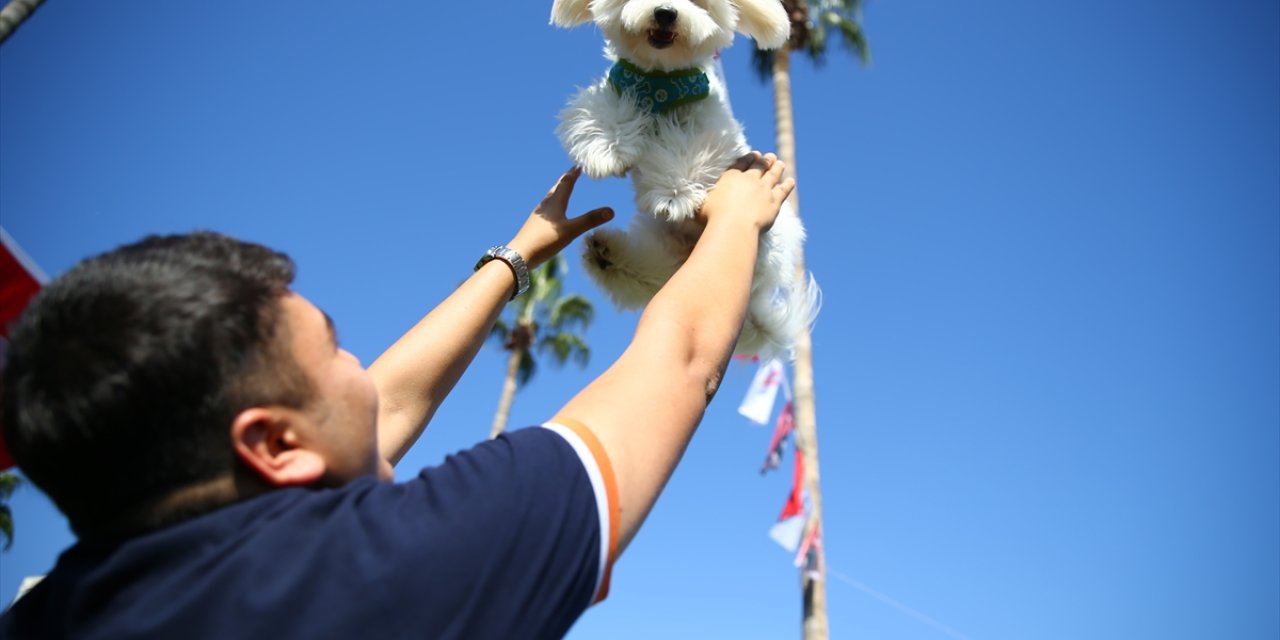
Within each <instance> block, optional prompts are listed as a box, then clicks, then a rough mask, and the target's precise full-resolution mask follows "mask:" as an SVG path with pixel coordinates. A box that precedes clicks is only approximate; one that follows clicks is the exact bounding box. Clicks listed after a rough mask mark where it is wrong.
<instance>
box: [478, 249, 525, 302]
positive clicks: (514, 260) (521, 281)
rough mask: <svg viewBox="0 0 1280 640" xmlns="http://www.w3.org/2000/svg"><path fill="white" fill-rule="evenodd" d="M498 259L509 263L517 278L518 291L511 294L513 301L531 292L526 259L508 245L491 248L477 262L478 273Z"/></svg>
mask: <svg viewBox="0 0 1280 640" xmlns="http://www.w3.org/2000/svg"><path fill="white" fill-rule="evenodd" d="M494 259H498V260H501V261H503V262H505V263H507V266H508V267H511V273H512V275H514V276H515V277H516V291H515V293H513V294H511V299H512V300H515V298H516V296H518V295H520V294H522V293H524V292H526V291H528V290H529V265H527V264H525V262H524V258H522V257H520V254H519V253H517V252H516V250H515V249H512V248H510V247H508V246H506V245H501V244H500V245H497V246H493V247H489V250H488V251H486V252H484V255H482V256H480V260H479V261H477V262H476V268H475V270H476V271H479V270H480V267H483V266H484V265H485V264H486V263H488V262H489V261H490V260H494Z"/></svg>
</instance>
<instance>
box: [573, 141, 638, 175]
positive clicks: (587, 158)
mask: <svg viewBox="0 0 1280 640" xmlns="http://www.w3.org/2000/svg"><path fill="white" fill-rule="evenodd" d="M574 159H575V160H576V161H577V163H578V166H580V167H582V172H583V173H585V174H587V177H589V178H592V179H596V180H598V179H600V178H621V177H622V176H625V175H627V170H628V169H630V168H631V162H630V161H629V160H628V159H627V158H625V157H623V156H622V155H620V154H618V153H616V152H615V151H614V150H613V149H612V148H611V145H608V144H606V143H600V144H598V145H591V147H589V148H587V149H585V150H584V152H583V153H582V154H581V155H580V156H579V157H576V158H574Z"/></svg>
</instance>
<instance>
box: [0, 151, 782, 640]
mask: <svg viewBox="0 0 1280 640" xmlns="http://www.w3.org/2000/svg"><path fill="white" fill-rule="evenodd" d="M782 171H783V167H782V163H780V162H777V161H776V159H775V158H774V157H773V156H772V155H767V156H761V155H759V154H752V155H750V156H747V157H745V158H743V159H742V160H741V161H739V163H738V164H736V165H735V166H734V167H732V168H731V169H730V170H729V171H727V172H726V173H725V175H724V176H723V177H722V178H721V179H720V181H719V182H718V183H717V185H716V187H715V188H714V189H713V190H712V191H711V193H710V195H709V197H708V199H707V202H706V204H705V205H704V207H703V212H702V216H703V219H704V221H705V225H706V227H705V230H704V232H703V235H702V237H701V239H700V240H699V241H698V243H697V246H696V247H695V249H694V251H693V253H692V255H691V256H690V257H689V259H688V261H687V262H686V263H685V265H684V266H683V267H681V268H680V270H679V271H678V272H677V273H676V274H675V275H674V276H673V277H672V278H671V280H670V281H669V282H668V283H667V285H666V286H665V287H663V289H662V290H661V291H660V292H659V293H658V295H657V296H656V297H655V298H654V299H653V301H652V302H651V303H650V305H649V306H648V308H647V309H646V310H645V311H644V313H643V314H642V316H641V318H640V321H639V324H638V326H637V328H636V333H635V337H634V339H633V341H632V343H631V345H630V346H629V347H628V348H627V349H626V351H625V352H624V353H623V354H622V355H621V356H620V357H619V358H618V360H617V361H616V362H615V363H614V364H613V365H612V366H611V367H610V368H609V369H608V370H607V371H605V373H603V374H602V375H601V376H600V377H599V378H597V379H596V380H595V381H593V382H592V383H591V384H590V385H588V386H587V388H586V389H584V390H582V391H581V392H580V393H579V394H578V395H577V396H576V397H574V398H573V399H572V400H570V401H569V403H568V404H566V405H565V406H564V407H563V408H562V409H561V410H560V411H559V412H558V414H557V415H556V416H555V417H554V418H553V419H552V420H551V421H550V422H548V423H547V424H546V425H543V426H541V427H538V428H531V429H523V430H519V431H515V432H511V433H508V434H504V435H503V436H502V437H500V438H498V439H497V440H494V441H491V442H487V443H484V444H481V445H478V446H476V447H475V448H473V449H471V450H468V451H466V452H463V453H460V454H458V455H456V456H451V457H450V458H449V459H448V460H446V462H445V463H444V464H442V465H441V466H439V467H435V468H430V469H424V470H423V471H422V472H421V473H420V474H419V476H418V477H417V478H416V479H414V480H411V481H409V482H405V483H401V484H392V483H390V482H388V481H389V480H390V478H391V468H392V465H394V464H395V463H396V462H397V461H399V460H400V458H401V457H402V456H403V455H404V454H405V452H406V451H407V450H408V449H409V447H410V446H411V445H412V444H413V442H414V441H415V440H417V438H418V436H419V435H420V434H421V432H422V430H423V428H424V426H425V424H426V423H427V422H428V421H429V419H430V418H431V416H432V414H433V413H434V411H435V409H436V407H437V406H438V405H439V403H440V402H441V401H442V400H443V399H444V397H445V395H447V394H448V392H449V391H450V390H451V389H452V387H453V385H454V383H456V382H457V380H458V378H459V377H460V376H461V375H462V372H463V371H464V370H465V369H466V367H467V365H468V364H469V363H470V362H471V360H472V358H473V357H474V356H475V354H476V352H477V351H478V349H479V348H480V345H481V344H482V343H483V341H484V339H485V337H486V336H487V335H488V333H489V329H490V328H491V327H492V325H493V323H494V321H495V319H496V318H497V316H498V314H499V312H500V311H501V309H502V307H503V305H504V304H505V302H506V301H507V300H509V299H510V298H511V297H513V294H515V293H517V292H518V289H519V287H520V285H521V283H522V282H527V280H525V278H526V277H527V276H526V273H525V270H526V268H532V267H536V266H537V265H538V264H541V263H542V262H544V261H545V260H547V259H548V258H549V257H551V256H553V255H555V254H556V253H557V252H558V251H560V250H561V249H563V248H564V247H565V246H566V245H568V244H569V243H570V242H571V241H572V240H573V239H575V238H576V237H578V236H579V235H581V234H582V233H584V232H586V231H587V230H589V229H591V228H593V227H595V226H598V225H600V224H602V223H604V222H606V221H607V220H608V219H610V218H611V217H612V214H611V212H610V211H608V210H607V209H599V210H596V211H593V212H590V213H588V214H586V215H583V216H581V217H578V218H572V219H570V218H567V217H566V215H565V211H566V208H567V205H568V201H569V196H570V194H571V192H572V190H573V185H574V182H575V181H576V179H577V177H578V172H577V171H576V170H573V171H570V172H568V173H566V174H565V175H564V176H563V177H561V179H560V181H559V182H558V183H557V184H556V186H555V187H554V188H553V189H552V190H551V191H550V192H549V193H548V194H547V197H546V198H545V199H544V200H543V201H542V203H541V204H540V205H539V206H538V207H537V209H535V211H534V212H533V214H532V215H531V216H530V217H529V219H528V220H527V221H526V222H525V224H524V226H523V227H522V228H521V229H520V231H519V232H518V233H517V234H516V235H515V237H514V238H513V239H512V240H511V242H510V243H508V245H506V246H507V247H508V248H509V249H510V251H497V252H492V251H491V254H495V255H496V256H497V257H498V259H492V260H488V261H482V263H481V264H482V266H477V269H476V273H475V274H474V275H473V276H472V277H471V278H470V279H468V280H467V281H466V282H465V283H463V284H462V285H461V286H460V287H459V288H458V289H457V291H455V292H454V293H453V294H452V295H450V296H449V298H448V299H446V300H445V301H444V302H443V303H441V304H440V306H438V307H436V308H435V309H434V310H432V311H431V313H429V314H428V315H427V316H426V317H425V318H423V319H422V320H421V321H420V322H419V323H418V324H417V325H416V326H414V327H413V328H412V329H411V330H410V331H409V332H408V333H406V334H405V335H404V336H403V337H401V338H400V339H399V340H398V341H397V342H396V343H395V344H394V345H392V347H391V348H390V349H388V350H387V352H386V353H384V354H383V355H382V356H381V357H379V358H378V360H377V361H376V362H374V363H373V365H372V366H370V367H369V369H368V370H367V371H366V370H365V369H363V368H362V367H361V366H360V363H359V362H357V361H356V359H355V358H354V357H353V356H351V354H349V353H347V352H345V351H343V350H342V349H341V348H340V347H339V346H338V344H337V340H336V334H335V332H334V328H333V325H332V322H331V321H330V320H329V318H328V316H326V315H325V314H324V313H323V312H321V311H320V310H319V309H317V308H316V307H315V306H314V305H312V304H311V303H310V302H308V301H307V300H305V299H304V298H302V297H301V296H299V295H297V294H296V293H293V292H291V291H290V290H289V289H288V285H289V282H290V281H291V279H292V277H293V264H292V262H291V261H290V260H289V259H288V258H287V257H286V256H284V255H282V254H279V253H276V252H274V251H272V250H270V249H267V248H265V247H261V246H258V245H252V244H248V243H242V242H238V241H235V240H232V239H230V238H226V237H224V236H218V235H215V234H193V235H188V236H169V237H152V238H148V239H146V240H143V241H142V242H139V243H137V244H134V245H130V246H126V247H122V248H120V249H117V250H115V251H113V252H110V253H107V254H104V255H102V256H98V257H96V258H92V259H90V260H87V261H85V262H83V263H81V264H80V265H78V266H77V267H75V268H73V269H72V270H71V271H69V272H68V273H67V274H65V275H63V276H62V277H60V278H58V279H57V280H55V281H54V282H53V283H52V284H50V285H49V286H48V287H47V288H46V289H45V290H44V291H43V292H42V293H41V294H40V296H39V297H38V298H37V299H36V300H35V301H34V302H33V304H32V306H31V307H30V308H29V309H28V311H27V312H26V313H25V314H24V315H23V317H22V319H21V320H20V321H19V324H18V326H17V327H16V330H15V332H14V336H13V344H12V347H11V351H10V354H9V357H10V359H9V363H8V368H7V370H6V372H5V378H4V396H3V397H4V399H5V407H4V412H5V413H4V425H5V426H4V428H5V436H6V438H7V440H8V442H9V446H10V449H11V450H12V453H13V456H14V458H15V459H16V460H17V462H18V465H19V467H21V468H22V469H23V470H24V472H26V473H27V475H28V476H29V477H30V478H31V480H32V481H33V482H34V483H36V485H37V486H39V487H41V489H43V490H44V491H45V492H46V493H47V494H48V495H49V496H50V498H52V499H53V501H54V502H55V503H56V504H57V505H58V507H59V508H60V509H61V510H62V511H63V513H65V514H66V516H67V517H68V519H69V521H70V523H71V526H72V529H73V530H74V531H75V532H76V534H77V535H78V537H79V542H78V543H77V544H76V545H75V546H73V547H72V548H71V549H69V550H68V551H67V552H66V553H64V554H63V555H62V557H61V558H60V559H59V561H58V564H57V566H56V567H55V568H54V570H53V571H52V572H51V573H50V574H49V576H48V578H46V579H45V580H44V581H43V582H42V583H41V584H40V585H39V586H37V587H36V588H35V589H33V590H32V591H31V592H30V593H29V594H27V595H26V596H24V597H23V599H21V600H19V601H18V603H16V604H15V606H14V607H13V609H12V610H11V611H10V612H9V613H8V614H6V615H5V616H4V617H3V618H0V637H4V638H10V637H13V638H26V637H39V638H64V637H76V638H117V637H148V638H150V637H182V638H191V637H209V638H263V637H271V638H276V637H347V638H349V637H372V638H398V637H429V638H554V637H559V636H562V635H563V634H564V633H565V632H566V631H567V630H568V629H569V627H570V626H571V625H572V624H573V622H574V620H576V619H577V617H578V615H580V613H581V612H582V611H583V610H584V609H585V608H586V607H587V606H589V605H590V604H591V603H593V602H595V601H598V600H599V599H601V598H603V597H604V596H605V594H606V592H607V589H608V581H609V569H610V567H611V566H612V563H613V561H614V560H615V559H616V558H617V556H618V554H619V553H621V552H622V550H623V549H625V548H626V546H627V544H628V543H629V542H630V541H631V538H632V537H633V536H634V535H635V533H636V531H637V529H639V527H640V525H641V523H642V522H643V521H644V518H645V516H646V515H647V514H648V512H649V510H650V508H651V507H652V506H653V504H654V501H655V500H656V499H657V496H658V494H659V492H660V491H661V490H662V487H663V485H664V484H665V483H666V481H667V478H668V477H669V476H670V474H671V472H672V470H673V469H674V467H675V465H676V463H677V462H678V460H679V458H680V455H681V454H682V452H683V451H684V448H685V446H686V445H687V444H688V442H689V439H690V438H691V437H692V434H693V431H694V429H695V428H696V426H697V424H698V422H699V420H700V419H701V417H702V414H703V411H704V410H705V408H706V404H707V402H709V401H710V399H711V397H712V396H713V395H714V393H715V390H716V387H717V384H718V382H719V380H720V377H721V375H722V374H723V372H724V369H725V367H726V365H727V362H728V359H729V355H730V353H731V352H732V349H733V344H734V342H735V340H736V337H737V334H738V332H739V330H740V329H741V326H742V322H743V318H744V315H745V309H746V303H747V298H748V293H749V290H750V285H751V275H752V268H753V265H754V263H755V256H756V246H757V243H758V238H759V234H760V233H761V232H762V231H763V230H765V229H767V228H768V227H769V225H770V224H771V223H772V222H773V219H774V218H775V217H776V216H777V214H778V208H779V207H780V206H781V204H782V202H783V200H785V199H786V197H787V196H788V195H789V194H790V192H791V189H792V188H793V187H794V183H793V182H792V181H791V180H790V179H788V180H786V181H783V180H781V175H782ZM513 276H514V277H513ZM120 461H128V462H125V463H122V462H120Z"/></svg>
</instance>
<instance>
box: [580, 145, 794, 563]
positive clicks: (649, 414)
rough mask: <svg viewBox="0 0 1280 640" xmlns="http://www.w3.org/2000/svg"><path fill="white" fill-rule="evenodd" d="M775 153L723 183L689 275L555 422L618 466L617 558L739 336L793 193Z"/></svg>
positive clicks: (742, 164)
mask: <svg viewBox="0 0 1280 640" xmlns="http://www.w3.org/2000/svg"><path fill="white" fill-rule="evenodd" d="M783 168H784V167H783V164H782V163H781V162H778V161H777V160H776V159H775V158H774V157H773V155H772V154H770V155H767V156H763V157H762V156H760V155H759V154H752V155H750V156H747V157H745V158H743V159H742V160H740V161H739V162H738V163H737V164H735V165H734V167H732V168H730V170H729V171H727V172H726V173H725V175H724V176H723V177H721V179H720V181H719V182H718V183H717V184H716V186H715V188H714V189H712V190H711V192H710V194H709V195H708V197H707V201H706V203H705V204H704V205H703V208H702V215H703V216H704V217H705V219H706V228H705V230H704V231H703V233H702V236H701V238H700V239H699V240H698V243H697V245H696V246H695V247H694V249H693V253H692V254H691V255H690V256H689V259H688V260H687V261H686V262H685V264H684V265H683V266H681V267H680V269H679V270H678V271H677V272H676V273H675V274H674V275H673V276H672V277H671V279H670V280H669V281H668V282H667V284H666V285H664V286H663V288H662V290H661V291H659V292H658V294H657V295H656V296H654V298H653V300H652V301H651V302H650V303H649V305H648V306H647V307H646V308H645V311H644V313H643V314H642V315H641V317H640V322H639V324H638V326H637V327H636V333H635V337H634V338H633V339H632V341H631V344H630V346H628V347H627V349H626V351H625V352H623V354H622V356H621V357H619V358H618V360H617V362H615V363H614V364H613V365H612V366H611V367H610V368H609V369H608V370H607V371H605V372H604V373H603V374H601V376H600V377H599V378H597V379H596V380H595V381H594V382H592V383H591V384H590V385H588V386H587V388H586V389H584V390H583V391H582V392H581V393H579V394H578V395H577V397H575V398H573V400H571V401H570V402H569V403H568V404H567V405H565V406H564V408H563V409H561V410H560V412H559V413H558V414H557V419H558V420H563V421H565V422H571V423H572V422H576V423H579V424H582V425H584V426H585V427H586V428H587V429H589V430H590V431H591V432H592V433H593V434H594V435H595V437H596V438H597V439H598V440H599V441H600V445H601V446H602V447H603V448H604V450H605V453H606V454H607V455H608V458H609V460H610V462H611V463H612V467H613V471H614V476H615V478H616V480H617V485H618V500H619V502H620V505H619V506H620V524H619V544H618V549H617V550H618V552H619V553H620V552H621V551H622V549H624V548H625V547H626V546H627V544H628V543H629V542H630V541H631V538H632V537H633V536H634V535H635V533H636V530H637V529H639V527H640V524H641V523H642V522H643V521H644V518H645V516H647V515H648V513H649V510H650V509H651V508H652V507H653V504H654V502H655V501H656V500H657V498H658V494H659V493H660V492H661V491H662V488H663V486H664V485H665V484H666V482H667V479H668V478H669V477H670V475H671V472H672V470H674V469H675V466H676V463H677V462H679V460H680V456H681V455H682V454H683V453H684V450H685V447H686V446H687V445H688V443H689V440H690V438H692V437H693V432H694V430H695V429H696V427H697V426H698V422H699V421H701V419H702V415H703V412H704V410H705V409H706V406H707V403H708V402H709V401H710V400H711V397H712V396H713V395H714V394H715V391H716V388H717V386H718V385H719V383H720V379H721V377H722V376H723V374H724V370H725V367H726V366H727V365H728V362H729V357H730V355H731V354H732V352H733V346H734V343H735V342H736V341H737V338H738V333H739V332H740V331H741V329H742V322H743V318H744V317H745V315H746V309H747V299H748V297H749V293H750V290H751V276H752V272H753V270H754V266H755V261H756V251H757V246H758V244H759V238H760V234H761V233H762V232H763V231H764V230H765V229H768V228H769V226H770V225H771V224H773V220H774V218H776V217H777V215H778V210H779V208H780V207H781V206H782V203H783V201H784V200H786V198H787V196H788V195H790V193H791V190H792V189H793V188H794V186H795V184H794V182H793V181H792V180H791V179H790V178H788V179H787V180H786V181H782V180H781V176H782V172H783Z"/></svg>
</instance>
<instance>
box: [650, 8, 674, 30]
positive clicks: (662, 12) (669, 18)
mask: <svg viewBox="0 0 1280 640" xmlns="http://www.w3.org/2000/svg"><path fill="white" fill-rule="evenodd" d="M679 15H680V14H678V13H676V10H675V9H673V8H671V7H658V8H657V9H654V10H653V19H654V20H655V21H657V23H658V26H659V27H670V26H671V25H673V24H675V22H676V17H678V16H679Z"/></svg>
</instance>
